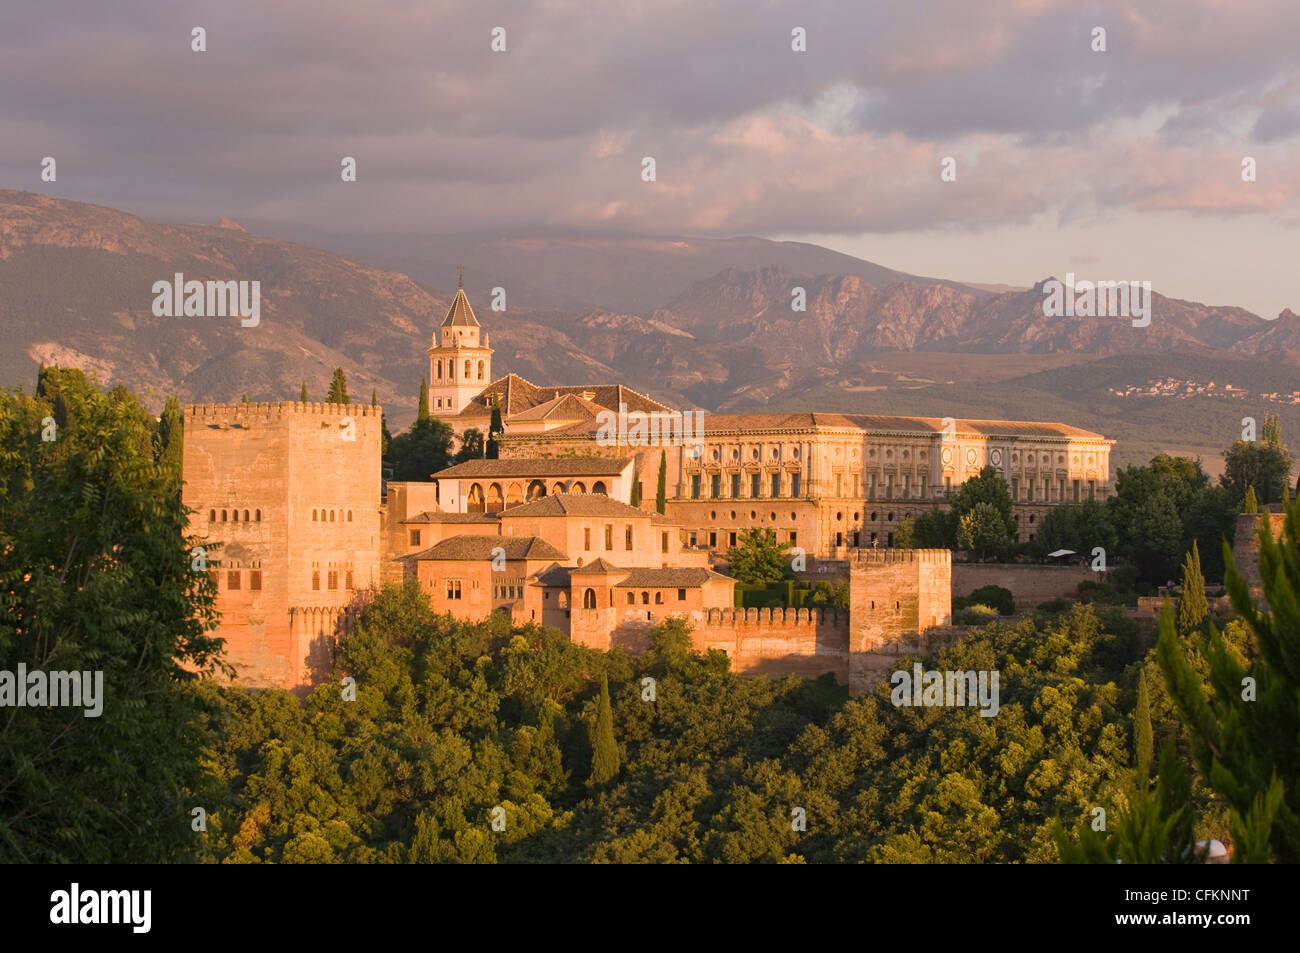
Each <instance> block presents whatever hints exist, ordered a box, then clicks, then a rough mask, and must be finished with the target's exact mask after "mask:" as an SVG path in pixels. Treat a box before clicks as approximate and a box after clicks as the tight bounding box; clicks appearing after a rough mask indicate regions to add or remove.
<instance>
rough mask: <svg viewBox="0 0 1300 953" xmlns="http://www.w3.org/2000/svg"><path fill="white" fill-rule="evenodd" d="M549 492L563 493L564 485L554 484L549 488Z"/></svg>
mask: <svg viewBox="0 0 1300 953" xmlns="http://www.w3.org/2000/svg"><path fill="white" fill-rule="evenodd" d="M551 492H552V493H564V492H565V489H564V484H563V483H556V484H554V485H552V486H551Z"/></svg>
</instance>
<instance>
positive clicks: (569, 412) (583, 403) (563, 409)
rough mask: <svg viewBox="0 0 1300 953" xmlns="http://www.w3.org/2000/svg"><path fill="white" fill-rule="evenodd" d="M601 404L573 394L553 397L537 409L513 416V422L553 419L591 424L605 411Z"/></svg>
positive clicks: (533, 408)
mask: <svg viewBox="0 0 1300 953" xmlns="http://www.w3.org/2000/svg"><path fill="white" fill-rule="evenodd" d="M603 409H604V408H603V407H601V406H600V405H599V404H595V403H593V402H592V401H589V400H583V399H582V398H581V397H577V396H575V395H573V394H561V395H560V396H559V397H553V398H551V399H550V400H547V401H543V402H542V403H540V404H538V405H537V406H535V407H530V408H529V409H528V410H525V411H523V412H522V413H518V414H515V415H513V416H512V417H511V418H510V419H511V420H546V419H547V418H553V419H556V420H575V421H579V422H591V421H594V420H595V419H596V416H597V415H598V414H599V413H600V412H601V411H602V410H603Z"/></svg>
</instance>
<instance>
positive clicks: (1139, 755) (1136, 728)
mask: <svg viewBox="0 0 1300 953" xmlns="http://www.w3.org/2000/svg"><path fill="white" fill-rule="evenodd" d="M1154 754H1155V736H1154V735H1153V733H1152V731H1151V696H1150V693H1149V692H1148V691H1147V673H1146V669H1145V668H1144V669H1142V670H1141V671H1139V672H1138V692H1137V708H1136V709H1135V710H1134V712H1133V756H1134V760H1133V766H1134V768H1135V769H1136V771H1137V783H1138V786H1139V787H1141V788H1144V789H1145V787H1146V784H1147V779H1148V778H1150V777H1151V758H1152V756H1153V755H1154Z"/></svg>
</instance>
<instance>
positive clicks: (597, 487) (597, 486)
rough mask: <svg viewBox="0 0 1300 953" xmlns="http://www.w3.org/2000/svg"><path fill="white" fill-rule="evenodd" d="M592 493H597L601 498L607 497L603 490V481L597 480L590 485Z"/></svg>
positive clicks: (607, 493) (606, 492)
mask: <svg viewBox="0 0 1300 953" xmlns="http://www.w3.org/2000/svg"><path fill="white" fill-rule="evenodd" d="M591 492H592V493H599V494H600V495H601V496H609V491H608V490H606V489H605V481H604V480H597V481H596V482H595V483H593V484H592V485H591Z"/></svg>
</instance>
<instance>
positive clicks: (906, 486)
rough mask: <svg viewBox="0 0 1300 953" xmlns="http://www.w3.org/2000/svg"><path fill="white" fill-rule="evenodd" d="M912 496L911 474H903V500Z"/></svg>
mask: <svg viewBox="0 0 1300 953" xmlns="http://www.w3.org/2000/svg"><path fill="white" fill-rule="evenodd" d="M911 495H912V474H910V473H904V474H903V499H905V500H906V499H908V498H910V497H911Z"/></svg>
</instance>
